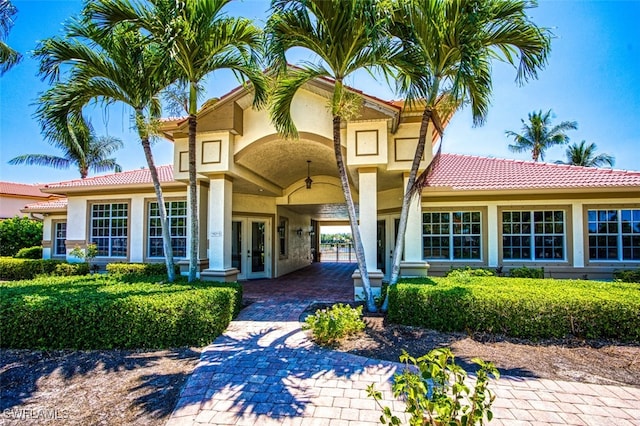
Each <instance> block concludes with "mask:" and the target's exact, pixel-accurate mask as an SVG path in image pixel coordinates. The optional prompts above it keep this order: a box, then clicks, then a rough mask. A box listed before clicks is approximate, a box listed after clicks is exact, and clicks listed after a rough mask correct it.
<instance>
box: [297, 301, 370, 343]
mask: <svg viewBox="0 0 640 426" xmlns="http://www.w3.org/2000/svg"><path fill="white" fill-rule="evenodd" d="M365 326H366V324H365V323H364V321H363V320H362V306H358V307H356V308H352V307H351V306H349V305H343V304H342V303H337V304H335V305H333V306H331V307H330V308H326V309H317V310H316V313H315V314H313V315H309V316H308V317H307V318H306V319H305V321H304V324H303V325H302V329H303V330H311V334H312V337H313V340H315V341H316V342H317V343H318V344H320V345H323V346H327V345H332V344H334V343H335V342H337V341H338V340H340V339H342V338H345V337H347V336H351V335H354V334H357V333H359V332H360V331H362V330H364V329H365Z"/></svg>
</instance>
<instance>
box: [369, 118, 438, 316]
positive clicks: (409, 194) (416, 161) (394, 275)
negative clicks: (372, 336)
mask: <svg viewBox="0 0 640 426" xmlns="http://www.w3.org/2000/svg"><path fill="white" fill-rule="evenodd" d="M431 115H432V110H431V109H430V108H425V110H424V113H423V114H422V122H421V124H420V133H419V135H418V145H417V146H416V151H415V154H414V156H413V162H412V163H411V170H410V171H409V178H408V179H407V187H406V188H405V191H404V196H403V197H402V209H401V210H400V223H398V233H397V235H396V243H395V247H394V249H393V262H392V266H391V277H389V287H391V286H393V285H396V284H397V283H398V279H399V278H400V262H401V261H402V252H403V249H404V236H405V234H406V232H407V219H408V217H409V206H410V205H411V199H412V198H413V196H414V195H415V194H416V192H415V191H414V190H413V186H414V185H415V183H416V179H417V177H418V169H419V168H420V162H421V161H422V155H423V154H424V148H425V145H426V144H427V129H428V128H429V123H430V122H431ZM388 309H389V291H388V289H387V295H386V296H385V298H384V302H383V303H382V309H381V310H382V312H386V311H387V310H388Z"/></svg>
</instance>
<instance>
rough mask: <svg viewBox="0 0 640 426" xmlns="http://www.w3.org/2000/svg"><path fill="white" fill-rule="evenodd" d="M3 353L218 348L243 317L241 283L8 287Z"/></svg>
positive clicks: (103, 278) (60, 282) (0, 341)
mask: <svg viewBox="0 0 640 426" xmlns="http://www.w3.org/2000/svg"><path fill="white" fill-rule="evenodd" d="M0 292H1V293H2V300H1V301H0V317H2V319H3V320H2V321H1V322H0V346H1V347H6V348H30V349H110V348H123V349H124V348H129V349H133V348H141V349H142V348H145V349H146V348H167V347H178V346H189V345H198V346H199V345H205V344H208V343H211V342H212V341H213V339H215V338H216V337H217V336H218V335H220V334H221V333H222V332H223V330H224V329H225V328H226V327H227V325H228V324H229V321H231V319H232V317H233V316H234V315H235V314H236V313H237V312H238V311H239V309H240V307H241V300H242V289H241V287H240V286H239V285H238V284H237V283H231V284H218V283H205V282H192V283H186V282H183V283H175V284H159V283H152V282H147V281H144V280H141V279H139V280H133V279H131V280H128V281H127V282H125V281H124V280H121V279H118V278H116V277H113V276H108V275H87V276H84V277H43V278H38V279H35V280H32V281H18V282H12V283H2V284H0Z"/></svg>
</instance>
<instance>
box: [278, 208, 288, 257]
mask: <svg viewBox="0 0 640 426" xmlns="http://www.w3.org/2000/svg"><path fill="white" fill-rule="evenodd" d="M288 234H289V219H287V218H286V217H281V218H280V221H279V224H278V244H279V248H280V259H286V258H287V256H288V255H289V247H287V246H288V244H287V241H288V239H289V235H288Z"/></svg>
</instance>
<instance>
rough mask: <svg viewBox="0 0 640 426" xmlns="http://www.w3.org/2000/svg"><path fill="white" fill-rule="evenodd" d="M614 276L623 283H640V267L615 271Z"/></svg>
mask: <svg viewBox="0 0 640 426" xmlns="http://www.w3.org/2000/svg"><path fill="white" fill-rule="evenodd" d="M613 278H614V279H615V280H616V281H620V282H623V283H640V268H638V269H627V270H624V271H615V272H614V273H613Z"/></svg>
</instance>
